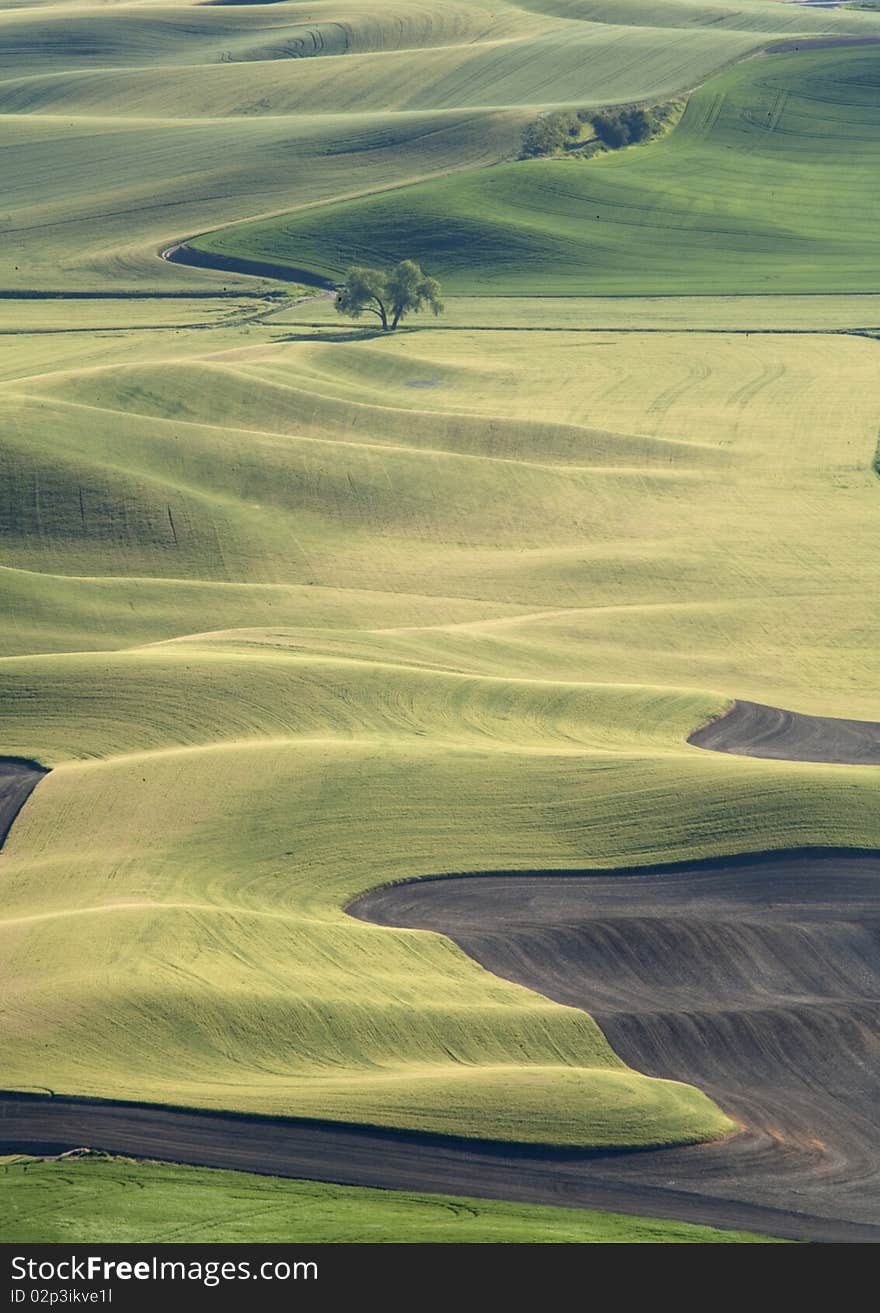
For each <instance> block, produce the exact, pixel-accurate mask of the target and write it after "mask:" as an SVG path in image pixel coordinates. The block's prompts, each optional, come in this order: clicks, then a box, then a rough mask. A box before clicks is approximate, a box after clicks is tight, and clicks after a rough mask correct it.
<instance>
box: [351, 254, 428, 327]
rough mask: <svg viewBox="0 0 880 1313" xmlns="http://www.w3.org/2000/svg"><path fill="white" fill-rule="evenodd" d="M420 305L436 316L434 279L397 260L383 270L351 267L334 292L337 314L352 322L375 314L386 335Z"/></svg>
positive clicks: (413, 262) (414, 263)
mask: <svg viewBox="0 0 880 1313" xmlns="http://www.w3.org/2000/svg"><path fill="white" fill-rule="evenodd" d="M422 306H427V307H428V308H429V309H430V310H432V311H433V312H434V314H435V315H439V314H440V312H441V310H442V309H443V302H442V301H441V300H440V284H439V283H438V282H437V279H436V278H429V277H428V275H427V274H426V273H425V272H424V271H423V270H422V269H421V268H420V267H419V265H417V264H416V262H415V260H401V261H400V264H396V265H395V266H394V268H393V269H389V270H387V271H386V270H385V269H370V268H368V267H366V266H364V265H358V264H353V265H352V266H351V268H350V269H349V270H348V272H347V273H346V275H345V282H344V283H343V284H342V286H341V287H340V288H339V290H338V291H337V293H336V309H337V310H338V311H339V313H340V314H341V315H350V316H351V318H352V319H360V317H361V315H365V314H366V315H375V316H376V318H377V319H378V320H379V322H380V323H381V325H382V327H383V329H384V330H385V332H386V333H388V332H390V331H391V329H393V328H396V327H397V325H398V324H399V323H400V321H401V320H402V319H404V318H405V317H406V316H407V315H408V314H411V313H412V312H413V311H414V310H421V308H422Z"/></svg>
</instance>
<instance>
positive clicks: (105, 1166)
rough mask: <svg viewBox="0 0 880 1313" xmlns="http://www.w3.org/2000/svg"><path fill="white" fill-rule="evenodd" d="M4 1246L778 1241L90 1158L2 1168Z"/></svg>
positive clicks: (564, 1211)
mask: <svg viewBox="0 0 880 1313" xmlns="http://www.w3.org/2000/svg"><path fill="white" fill-rule="evenodd" d="M0 1186H2V1191H0V1230H2V1233H3V1239H4V1241H5V1242H6V1243H7V1244H13V1243H14V1244H33V1243H37V1242H39V1243H41V1244H47V1243H54V1244H63V1243H67V1244H130V1243H136V1244H174V1243H186V1244H205V1243H210V1244H229V1243H235V1244H245V1243H248V1242H251V1243H258V1244H340V1243H341V1244H345V1243H348V1244H369V1243H373V1244H375V1243H377V1242H378V1243H381V1242H383V1241H391V1242H397V1243H400V1242H402V1241H403V1242H406V1243H409V1244H535V1243H541V1244H766V1243H771V1244H781V1243H784V1242H783V1241H779V1240H772V1239H771V1238H770V1237H768V1236H759V1235H752V1234H750V1233H748V1232H742V1231H718V1230H716V1229H715V1228H713V1227H709V1226H691V1225H688V1224H687V1223H684V1222H663V1221H655V1220H653V1219H651V1218H645V1217H624V1216H622V1215H620V1214H618V1213H604V1212H592V1211H585V1210H582V1209H578V1208H556V1207H542V1206H540V1205H536V1204H516V1203H501V1202H496V1201H494V1200H487V1199H461V1198H457V1197H453V1196H450V1195H427V1194H412V1193H409V1192H405V1191H402V1190H401V1191H393V1192H392V1191H388V1190H364V1189H358V1188H355V1187H352V1186H344V1185H322V1184H319V1183H316V1182H311V1181H287V1180H283V1179H282V1180H279V1179H277V1178H275V1179H273V1178H271V1177H268V1178H267V1177H265V1176H252V1175H250V1174H249V1173H246V1172H223V1171H208V1170H205V1169H202V1168H195V1167H174V1166H170V1165H168V1164H165V1163H154V1162H135V1161H132V1160H131V1159H126V1158H108V1157H105V1156H98V1155H89V1156H87V1157H80V1158H62V1159H54V1160H51V1159H50V1160H43V1159H24V1160H21V1159H19V1160H12V1161H8V1162H6V1163H5V1164H4V1163H0Z"/></svg>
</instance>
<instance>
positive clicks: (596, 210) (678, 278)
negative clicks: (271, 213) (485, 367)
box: [196, 47, 880, 295]
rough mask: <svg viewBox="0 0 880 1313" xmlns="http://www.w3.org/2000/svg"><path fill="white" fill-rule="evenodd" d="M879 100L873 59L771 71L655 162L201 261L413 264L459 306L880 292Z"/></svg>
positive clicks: (646, 153)
mask: <svg viewBox="0 0 880 1313" xmlns="http://www.w3.org/2000/svg"><path fill="white" fill-rule="evenodd" d="M878 93H880V52H878V51H875V50H874V49H873V48H867V47H865V48H855V49H852V48H850V49H842V50H838V49H832V50H820V51H810V52H809V53H804V52H800V53H791V54H782V55H773V56H764V57H762V58H760V59H754V60H749V61H747V62H745V63H743V64H741V65H738V66H736V67H735V68H733V69H731V70H729V71H728V72H726V73H723V74H721V75H720V76H719V77H717V78H714V79H712V80H711V81H710V82H709V83H707V85H706V86H704V87H703V88H701V90H700V91H699V92H697V93H696V94H695V95H694V96H693V97H692V98H691V100H690V102H689V104H688V107H687V110H686V112H685V115H684V118H683V120H682V122H681V123H680V125H679V126H678V127H677V128H676V129H675V131H674V132H673V133H671V134H670V135H669V136H667V137H666V138H664V139H662V140H660V141H657V142H655V143H652V144H649V145H648V146H644V147H640V148H631V149H629V150H624V151H620V152H615V153H613V154H608V155H605V156H600V157H599V158H596V159H593V160H590V161H581V160H545V161H541V160H533V161H525V162H520V163H513V164H505V165H501V166H499V167H497V168H493V169H489V170H481V171H479V172H476V173H465V174H459V175H455V176H453V177H449V178H446V179H443V180H442V181H439V182H432V183H427V184H424V185H422V186H420V187H412V188H407V189H405V190H402V191H392V192H387V193H385V194H381V195H378V196H375V197H371V198H367V199H365V200H360V201H355V202H348V203H343V204H338V205H334V206H331V207H329V208H322V209H320V210H318V211H316V212H314V213H311V214H308V213H306V214H293V215H287V216H284V217H281V218H278V219H274V220H270V221H267V222H264V223H258V224H253V225H244V226H239V227H234V228H230V229H225V230H223V231H221V232H218V233H210V234H207V235H206V236H204V237H201V238H200V239H198V241H197V242H196V245H197V247H198V248H199V249H201V250H205V251H214V252H221V253H223V254H226V255H239V256H247V257H251V258H254V257H256V258H263V259H267V258H271V259H273V260H275V261H279V260H281V261H284V260H288V261H289V262H290V263H295V264H297V265H299V266H301V267H306V268H309V269H312V270H314V271H316V272H318V273H320V274H322V275H325V276H329V277H339V276H340V275H341V274H342V272H343V271H344V269H345V267H346V266H347V265H348V264H350V263H385V262H388V261H393V260H395V259H397V258H400V256H401V255H402V254H406V255H408V256H412V257H413V258H415V259H417V260H419V261H420V262H421V263H422V264H423V265H424V267H425V268H426V269H428V270H429V271H430V272H431V273H432V274H435V275H437V276H439V277H441V278H442V279H443V281H444V286H445V287H446V289H447V291H449V292H475V291H478V290H491V291H496V292H504V293H510V292H521V293H529V294H532V295H547V294H553V293H556V294H561V293H566V294H569V295H572V294H588V293H606V294H607V293H615V294H620V293H626V294H631V293H638V294H645V293H654V292H664V293H671V292H675V293H682V292H696V293H709V292H713V293H719V292H720V293H730V292H739V293H742V292H767V291H773V292H801V293H802V292H815V291H822V292H829V291H859V292H864V291H872V290H876V289H877V287H878V283H877V276H876V270H877V269H878V268H880V243H878V237H877V206H876V189H875V187H874V178H875V176H876V173H877V169H878V166H880V145H878V141H880V136H878V128H880V95H878ZM872 271H874V272H872Z"/></svg>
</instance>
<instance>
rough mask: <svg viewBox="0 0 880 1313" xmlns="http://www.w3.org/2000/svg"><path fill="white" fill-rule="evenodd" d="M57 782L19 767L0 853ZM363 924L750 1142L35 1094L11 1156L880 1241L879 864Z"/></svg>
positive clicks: (636, 878)
mask: <svg viewBox="0 0 880 1313" xmlns="http://www.w3.org/2000/svg"><path fill="white" fill-rule="evenodd" d="M825 726H830V727H831V729H830V730H829V731H826V730H825V729H824V727H825ZM731 727H732V729H733V733H732V734H731ZM826 733H827V737H825V738H824V740H823V736H824V735H826ZM706 736H709V737H714V740H715V741H714V742H713V743H708V742H705V738H706ZM699 737H702V738H703V739H704V741H703V742H702V744H701V746H711V747H719V746H720V750H722V751H746V750H747V749H746V746H744V745H746V744H749V745H750V746H749V747H748V751H750V752H754V753H755V755H762V756H783V755H790V756H801V757H802V759H805V760H822V759H824V760H832V761H841V760H845V761H863V762H870V761H873V760H876V756H874V757H872V756H871V755H870V754H871V753H872V752H873V753H875V754H876V752H877V744H878V741H880V740H878V727H877V726H876V725H872V724H868V723H862V722H856V721H850V722H847V721H833V720H826V719H821V718H812V717H807V716H798V715H795V714H794V713H788V712H780V711H776V710H775V709H773V708H769V707H759V706H757V705H756V704H751V703H737V704H736V706H735V707H734V709H733V710H732V711H731V712H730V713H728V715H727V716H725V717H723V718H722V719H721V720H719V721H717V722H715V723H714V724H713V725H711V726H709V727H707V728H706V729H704V730H701V731H698V733H697V735H695V736H692V740H691V741H692V742H697V741H698V739H699ZM823 741H824V744H825V750H826V752H827V754H828V755H826V756H825V757H821V756H820V755H819V753H820V750H821V749H822V746H823ZM733 743H735V744H736V745H737V746H736V748H734V747H733V746H728V745H730V744H733ZM756 745H757V747H758V748H760V747H762V745H763V747H764V750H763V751H760V752H758V751H756ZM768 745H769V746H768ZM785 745H787V748H786V751H785V752H783V750H782V748H783V746H785ZM41 774H42V772H41V771H40V770H39V768H37V767H35V766H33V765H30V764H28V763H24V762H19V761H10V760H9V759H6V761H4V762H3V763H2V766H0V833H3V834H5V833H6V832H8V829H9V827H10V825H11V823H12V821H13V820H14V817H15V815H16V813H17V811H18V810H19V809H20V807H21V806H22V804H23V803H24V801H25V799H26V798H27V796H28V794H29V793H30V791H31V789H33V787H34V785H35V784H36V783H37V782H38V780H39V779H40V777H41ZM2 827H5V828H2ZM349 910H350V911H351V912H352V914H353V915H356V916H359V917H361V918H362V919H365V920H370V921H373V922H377V923H379V924H384V925H397V926H406V927H416V928H424V929H430V930H434V931H439V932H441V933H444V934H447V935H449V936H450V937H451V938H452V939H454V940H455V941H456V942H457V943H458V944H459V945H460V946H461V947H462V948H463V949H464V951H465V952H467V953H469V954H470V955H471V956H472V957H473V958H475V959H476V960H477V961H478V962H480V963H481V964H482V965H483V966H485V967H486V968H487V969H488V970H490V971H493V972H495V973H496V974H497V975H500V976H504V977H506V978H508V979H510V980H515V981H517V982H519V983H521V984H524V985H526V986H528V987H529V988H531V989H535V990H538V991H539V992H540V993H543V994H545V995H547V996H549V997H551V998H553V999H556V1000H557V1001H559V1002H561V1003H564V1004H568V1005H571V1006H574V1007H581V1008H584V1009H586V1010H587V1011H588V1012H590V1013H591V1014H592V1015H593V1016H594V1017H595V1018H596V1019H597V1021H598V1022H599V1024H600V1025H601V1026H602V1028H603V1030H604V1031H605V1033H606V1035H607V1036H608V1038H609V1040H610V1042H611V1044H612V1045H613V1046H614V1048H615V1049H616V1051H617V1052H618V1053H619V1054H620V1055H621V1057H622V1058H623V1059H624V1060H625V1061H626V1062H627V1063H629V1064H630V1065H631V1066H633V1067H635V1068H637V1069H639V1070H641V1071H645V1072H648V1073H650V1074H652V1075H657V1076H663V1077H671V1078H674V1079H680V1080H685V1081H688V1082H690V1083H692V1084H695V1085H697V1086H699V1087H701V1088H702V1089H704V1090H706V1091H707V1092H708V1093H709V1094H710V1095H711V1096H712V1097H713V1098H714V1099H715V1100H716V1101H717V1102H718V1103H719V1104H720V1105H721V1106H722V1107H724V1108H725V1109H726V1110H727V1111H728V1112H729V1113H731V1115H733V1116H734V1117H736V1118H737V1119H738V1120H739V1121H740V1122H741V1123H742V1125H743V1127H744V1130H743V1132H742V1133H741V1134H739V1135H736V1136H734V1137H732V1138H731V1139H729V1140H727V1141H724V1142H720V1143H716V1144H713V1145H699V1146H692V1147H689V1148H683V1149H681V1148H680V1149H663V1150H651V1151H642V1152H629V1153H619V1152H618V1153H609V1152H594V1151H578V1150H571V1149H553V1148H547V1147H544V1146H534V1145H530V1146H518V1145H510V1144H493V1143H491V1142H476V1141H468V1140H463V1139H452V1138H445V1137H440V1136H429V1135H421V1134H416V1133H407V1132H395V1131H388V1130H382V1129H375V1128H371V1127H362V1126H345V1125H340V1124H338V1123H319V1122H315V1121H307V1120H296V1119H271V1118H261V1117H254V1116H236V1115H234V1114H230V1115H225V1114H216V1113H200V1112H194V1111H190V1110H185V1109H172V1108H157V1107H150V1106H147V1105H137V1104H134V1103H113V1102H109V1101H107V1102H102V1101H100V1100H86V1099H75V1098H67V1097H63V1096H61V1097H47V1096H46V1095H40V1094H38V1093H36V1092H34V1093H30V1094H28V1093H24V1094H17V1093H8V1094H3V1095H0V1152H10V1151H19V1152H21V1151H30V1152H58V1151H61V1150H64V1149H69V1148H73V1147H78V1146H81V1145H88V1146H90V1147H93V1148H100V1149H104V1150H106V1151H109V1152H116V1153H124V1154H132V1155H139V1156H143V1157H153V1158H157V1159H166V1160H171V1161H177V1162H183V1163H193V1164H201V1165H204V1166H216V1167H233V1168H240V1169H243V1170H248V1171H254V1172H263V1173H271V1174H274V1175H280V1176H291V1177H306V1178H312V1179H318V1180H328V1181H335V1182H342V1183H350V1184H362V1185H374V1186H383V1187H388V1188H399V1189H420V1190H436V1191H448V1192H453V1193H458V1194H471V1195H478V1196H482V1197H488V1198H508V1199H518V1200H523V1201H533V1202H543V1203H565V1204H574V1205H581V1206H583V1207H601V1208H608V1209H617V1210H620V1211H624V1212H633V1213H640V1214H644V1215H646V1216H657V1217H669V1218H677V1219H681V1220H690V1221H703V1222H706V1223H709V1224H715V1225H720V1226H729V1227H736V1228H743V1229H751V1230H756V1231H765V1232H767V1233H771V1234H775V1235H779V1236H787V1237H792V1238H802V1239H813V1240H825V1241H860V1240H864V1241H874V1242H876V1241H878V1240H880V1188H878V1187H880V1136H878V1126H877V1120H878V1118H877V1110H878V1108H880V1061H878V1058H880V854H876V853H868V852H859V851H855V850H852V851H848V850H843V851H832V850H813V851H805V852H800V853H798V852H780V853H762V854H752V855H747V856H740V857H731V858H722V859H718V860H715V861H711V862H701V863H693V864H689V865H683V866H670V867H665V868H661V869H657V868H654V869H643V870H641V871H619V872H615V873H613V874H608V873H587V872H572V873H560V872H548V873H538V872H534V873H516V874H511V873H487V874H480V875H464V876H450V877H447V878H444V879H433V880H421V881H415V882H410V883H406V884H400V885H396V886H391V887H388V888H384V889H377V890H373V891H372V892H370V893H368V894H366V895H364V896H363V897H362V898H360V899H358V900H357V901H356V903H355V904H353V905H352V906H351V907H350V908H349Z"/></svg>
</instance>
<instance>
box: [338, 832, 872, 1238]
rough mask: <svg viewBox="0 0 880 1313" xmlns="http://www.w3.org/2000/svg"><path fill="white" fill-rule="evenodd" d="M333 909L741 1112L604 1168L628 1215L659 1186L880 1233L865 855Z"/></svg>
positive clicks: (587, 879) (529, 884)
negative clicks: (459, 965) (481, 972)
mask: <svg viewBox="0 0 880 1313" xmlns="http://www.w3.org/2000/svg"><path fill="white" fill-rule="evenodd" d="M349 910H350V912H352V914H353V915H356V916H358V917H360V918H362V919H363V920H367V921H372V922H374V923H377V924H380V925H394V926H400V927H407V928H416V929H425V930H432V931H435V932H439V933H442V934H446V935H448V936H449V937H450V938H452V939H453V940H454V941H455V943H457V944H458V945H459V946H460V947H461V948H462V949H463V950H464V951H465V952H466V953H468V954H469V955H470V956H471V957H472V958H474V959H475V960H476V961H477V962H479V963H480V964H481V965H482V966H484V967H485V968H486V969H487V970H489V971H492V972H494V973H495V974H496V975H499V976H502V977H504V978H505V979H508V980H513V981H516V982H517V983H518V984H522V985H525V986H526V987H527V988H529V989H533V990H537V991H538V992H540V993H542V994H544V995H545V996H547V997H549V998H552V999H554V1000H555V1001H556V1002H559V1003H563V1004H566V1005H568V1006H571V1007H578V1008H583V1009H584V1010H586V1011H588V1012H589V1013H590V1015H591V1016H593V1017H594V1018H595V1020H596V1021H597V1022H598V1023H599V1025H600V1026H601V1027H602V1030H603V1031H604V1033H605V1035H606V1036H607V1038H608V1040H609V1042H610V1043H611V1045H612V1047H613V1048H614V1049H615V1051H616V1052H617V1053H618V1054H619V1055H620V1056H621V1057H622V1058H623V1060H624V1061H625V1062H626V1063H627V1064H628V1065H629V1066H631V1067H634V1068H635V1069H636V1070H639V1071H643V1072H646V1073H647V1074H649V1075H652V1076H661V1077H666V1078H670V1079H674V1080H682V1081H687V1082H688V1083H690V1084H693V1085H696V1086H698V1087H699V1088H700V1089H703V1090H705V1091H706V1093H708V1094H709V1095H710V1096H711V1097H712V1098H713V1099H715V1101H716V1102H717V1103H719V1104H720V1105H721V1106H722V1107H723V1108H724V1109H725V1110H726V1111H727V1112H728V1113H730V1114H731V1115H732V1116H733V1117H735V1118H736V1119H737V1120H738V1121H739V1122H740V1123H741V1124H742V1126H743V1127H744V1133H743V1134H741V1135H738V1136H734V1137H733V1138H732V1139H729V1140H726V1141H723V1142H720V1143H716V1144H712V1145H698V1146H691V1147H689V1148H686V1149H668V1150H663V1151H659V1152H653V1153H645V1154H642V1155H631V1156H629V1157H628V1158H626V1159H621V1160H619V1163H618V1165H617V1166H616V1168H615V1170H614V1175H615V1176H616V1177H618V1178H624V1179H626V1180H627V1181H628V1182H629V1183H630V1185H631V1188H632V1189H633V1190H634V1191H635V1193H636V1195H637V1196H638V1195H639V1191H641V1192H642V1195H643V1197H640V1198H639V1204H638V1209H640V1210H644V1208H645V1207H646V1206H647V1200H648V1199H649V1198H650V1197H651V1196H652V1195H654V1194H655V1192H656V1191H657V1190H658V1189H659V1188H661V1187H663V1186H664V1185H667V1184H669V1183H671V1182H674V1184H675V1187H676V1190H677V1191H679V1192H681V1191H684V1192H687V1193H692V1194H693V1195H694V1197H698V1198H700V1199H701V1200H702V1203H703V1204H704V1205H705V1206H706V1209H707V1211H706V1214H705V1215H706V1216H707V1217H709V1216H712V1215H713V1210H714V1209H715V1208H717V1206H718V1201H719V1198H723V1199H724V1200H726V1201H727V1202H728V1203H729V1204H730V1206H731V1213H730V1214H729V1216H728V1217H727V1218H726V1223H725V1224H727V1225H730V1224H731V1223H732V1219H733V1217H734V1216H735V1215H736V1209H737V1207H738V1206H740V1205H742V1206H744V1205H748V1206H749V1207H763V1208H773V1209H776V1210H778V1211H779V1212H780V1214H785V1215H786V1216H787V1217H788V1218H789V1221H790V1223H791V1225H792V1226H796V1225H798V1223H797V1218H798V1216H799V1215H800V1213H801V1210H802V1212H803V1213H808V1214H810V1215H812V1220H811V1221H809V1222H807V1221H805V1220H803V1219H802V1225H803V1226H804V1230H803V1232H802V1234H804V1235H808V1234H812V1235H813V1236H814V1238H820V1237H819V1235H818V1233H817V1232H816V1231H815V1229H814V1222H815V1217H816V1216H823V1217H825V1218H827V1219H829V1220H830V1219H834V1220H835V1221H837V1222H839V1223H844V1222H846V1223H850V1224H853V1225H855V1224H861V1225H862V1226H865V1227H870V1228H872V1229H873V1230H875V1231H876V1230H877V1229H878V1228H880V1142H878V1137H877V1134H876V1110H877V1107H878V1106H880V1062H878V1055H880V1006H878V1001H880V854H878V853H872V852H859V851H855V850H853V851H846V850H843V851H837V852H835V851H830V850H826V851H824V852H823V851H822V850H813V851H804V852H799V853H798V852H788V853H786V852H782V853H767V854H754V855H751V856H744V857H733V858H723V859H718V860H716V861H712V862H703V863H696V864H689V865H683V866H670V867H666V868H663V869H656V868H655V869H654V870H653V871H640V870H632V871H625V872H615V873H610V874H609V873H598V872H596V873H577V874H572V873H563V874H560V873H554V872H544V873H527V874H510V873H507V874H489V873H487V874H484V875H479V876H478V877H475V876H451V877H447V878H441V879H433V880H430V879H429V880H420V881H414V882H407V883H405V884H400V885H394V886H389V887H386V888H384V889H378V890H374V891H372V892H371V893H368V894H366V895H364V896H363V897H362V898H359V899H357V900H356V901H355V902H354V903H353V904H352V905H351V907H350V908H349ZM776 1229H777V1230H778V1227H777V1228H776ZM778 1233H779V1234H780V1235H781V1234H784V1233H783V1232H782V1231H778ZM785 1234H793V1232H786V1233H785Z"/></svg>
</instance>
